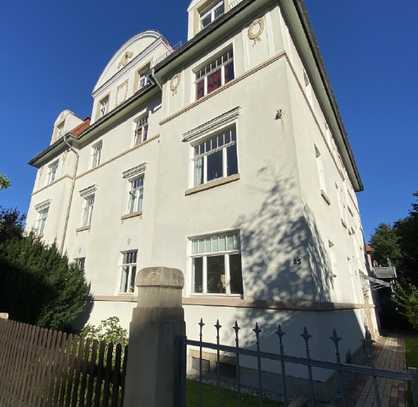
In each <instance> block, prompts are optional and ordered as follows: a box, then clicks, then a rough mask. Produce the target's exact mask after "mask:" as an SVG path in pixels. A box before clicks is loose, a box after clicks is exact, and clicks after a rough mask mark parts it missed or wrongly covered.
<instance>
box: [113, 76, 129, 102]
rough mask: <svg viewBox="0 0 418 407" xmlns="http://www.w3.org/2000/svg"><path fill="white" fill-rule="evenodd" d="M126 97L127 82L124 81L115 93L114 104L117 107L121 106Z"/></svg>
mask: <svg viewBox="0 0 418 407" xmlns="http://www.w3.org/2000/svg"><path fill="white" fill-rule="evenodd" d="M127 95H128V81H125V82H124V83H122V84H121V85H119V86H118V89H117V92H116V104H117V105H118V106H119V105H120V104H122V103H123V102H124V101H125V99H126V96H127Z"/></svg>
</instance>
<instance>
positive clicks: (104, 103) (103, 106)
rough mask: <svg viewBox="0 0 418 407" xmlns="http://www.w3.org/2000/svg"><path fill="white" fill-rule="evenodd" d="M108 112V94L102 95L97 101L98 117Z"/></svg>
mask: <svg viewBox="0 0 418 407" xmlns="http://www.w3.org/2000/svg"><path fill="white" fill-rule="evenodd" d="M108 112H109V96H106V97H104V98H103V99H102V100H101V101H100V102H99V112H98V113H99V114H98V116H99V119H100V118H101V117H103V116H105V115H106V114H107V113H108Z"/></svg>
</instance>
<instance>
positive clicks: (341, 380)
mask: <svg viewBox="0 0 418 407" xmlns="http://www.w3.org/2000/svg"><path fill="white" fill-rule="evenodd" d="M329 339H331V341H332V342H333V343H334V346H335V359H336V362H337V363H338V364H339V365H340V364H341V353H340V342H341V341H342V338H341V337H340V336H338V334H337V330H336V329H335V328H334V329H333V330H332V335H331V336H330V338H329ZM337 372H338V379H337V380H338V388H337V400H342V401H343V406H344V407H345V406H346V400H345V392H344V376H343V373H342V371H341V370H340V369H339V370H337Z"/></svg>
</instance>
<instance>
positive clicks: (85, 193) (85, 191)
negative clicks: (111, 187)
mask: <svg viewBox="0 0 418 407" xmlns="http://www.w3.org/2000/svg"><path fill="white" fill-rule="evenodd" d="M96 191H97V186H96V185H90V186H89V187H87V188H84V189H82V190H81V191H79V193H80V196H81V197H82V198H86V197H87V196H90V195H93V194H94V193H95V192H96Z"/></svg>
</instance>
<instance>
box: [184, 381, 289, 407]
mask: <svg viewBox="0 0 418 407" xmlns="http://www.w3.org/2000/svg"><path fill="white" fill-rule="evenodd" d="M200 391H202V392H203V397H202V399H203V405H202V406H201V405H200ZM220 391H221V395H220V394H219V390H218V389H217V388H216V386H211V385H208V384H202V385H200V384H199V383H196V382H193V381H188V382H187V407H219V406H222V407H234V406H236V405H237V398H238V395H237V393H235V392H233V391H231V390H225V389H222V390H220ZM240 406H241V407H258V406H259V404H258V398H257V397H254V396H249V395H246V394H242V395H241V404H240ZM280 406H282V404H281V403H279V402H276V401H271V400H264V401H263V407H280Z"/></svg>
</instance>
